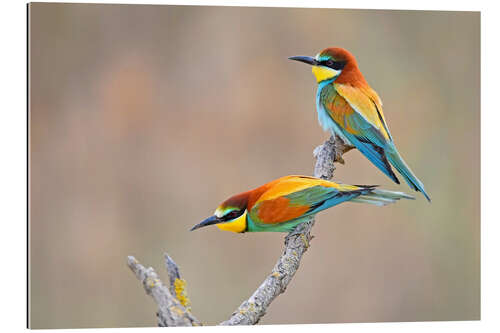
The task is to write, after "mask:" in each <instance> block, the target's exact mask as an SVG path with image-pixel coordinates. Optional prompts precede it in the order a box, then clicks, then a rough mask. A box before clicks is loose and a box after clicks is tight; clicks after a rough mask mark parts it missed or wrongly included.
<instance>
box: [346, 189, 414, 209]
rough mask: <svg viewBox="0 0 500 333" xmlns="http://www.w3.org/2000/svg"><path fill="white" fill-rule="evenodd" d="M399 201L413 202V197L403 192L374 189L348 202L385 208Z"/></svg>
mask: <svg viewBox="0 0 500 333" xmlns="http://www.w3.org/2000/svg"><path fill="white" fill-rule="evenodd" d="M399 199H411V200H415V198H414V197H413V196H411V195H409V194H406V193H403V192H396V191H387V190H380V189H374V190H372V191H371V192H369V193H366V194H362V195H360V196H359V197H356V198H354V199H351V200H350V201H351V202H358V203H367V204H371V205H376V206H385V205H388V204H390V203H394V202H396V201H398V200H399Z"/></svg>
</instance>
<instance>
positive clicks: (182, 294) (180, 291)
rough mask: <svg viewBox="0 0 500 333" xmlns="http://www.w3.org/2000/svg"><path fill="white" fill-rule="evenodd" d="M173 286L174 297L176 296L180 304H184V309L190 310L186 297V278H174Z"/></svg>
mask: <svg viewBox="0 0 500 333" xmlns="http://www.w3.org/2000/svg"><path fill="white" fill-rule="evenodd" d="M174 288H175V297H177V299H178V300H179V302H180V303H181V304H182V306H184V307H185V308H186V310H188V311H189V310H190V307H189V305H190V304H191V301H190V300H189V298H188V297H187V292H186V280H184V279H175V282H174Z"/></svg>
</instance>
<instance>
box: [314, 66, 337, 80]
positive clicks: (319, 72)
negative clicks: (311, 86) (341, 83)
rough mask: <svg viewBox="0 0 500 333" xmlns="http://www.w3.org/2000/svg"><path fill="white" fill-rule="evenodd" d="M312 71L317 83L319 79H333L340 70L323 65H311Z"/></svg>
mask: <svg viewBox="0 0 500 333" xmlns="http://www.w3.org/2000/svg"><path fill="white" fill-rule="evenodd" d="M312 72H313V74H314V76H315V77H316V81H317V82H318V83H319V82H321V81H325V80H330V79H333V78H334V77H336V76H338V75H339V74H340V71H337V70H335V69H333V68H329V67H324V66H312Z"/></svg>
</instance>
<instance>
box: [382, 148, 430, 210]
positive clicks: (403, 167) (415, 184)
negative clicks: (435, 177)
mask: <svg viewBox="0 0 500 333" xmlns="http://www.w3.org/2000/svg"><path fill="white" fill-rule="evenodd" d="M385 156H386V157H387V160H388V161H389V162H390V163H391V164H392V166H393V167H394V168H395V169H396V170H398V172H399V173H400V174H401V176H403V178H404V180H405V181H406V183H408V185H409V186H410V187H411V188H412V189H414V190H415V191H418V192H422V194H423V195H424V196H425V198H426V199H427V200H428V201H429V202H430V201H431V198H430V197H429V195H428V194H427V192H425V188H424V184H422V182H421V181H420V180H419V179H418V178H417V176H415V175H414V174H413V172H412V171H411V169H410V167H409V166H408V165H407V164H406V163H405V161H404V160H403V158H402V157H401V155H399V153H398V151H397V149H396V147H395V146H394V145H392V146H391V147H388V148H386V149H385Z"/></svg>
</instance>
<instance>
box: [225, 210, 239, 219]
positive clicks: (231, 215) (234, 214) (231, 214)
mask: <svg viewBox="0 0 500 333" xmlns="http://www.w3.org/2000/svg"><path fill="white" fill-rule="evenodd" d="M241 214H243V211H241V210H233V211H232V212H229V213H227V214H226V215H224V216H222V217H221V220H222V221H229V220H232V219H235V218H237V217H238V216H240V215H241Z"/></svg>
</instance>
